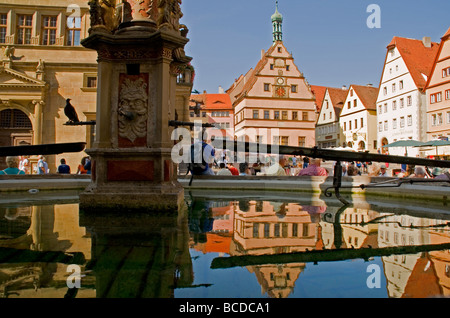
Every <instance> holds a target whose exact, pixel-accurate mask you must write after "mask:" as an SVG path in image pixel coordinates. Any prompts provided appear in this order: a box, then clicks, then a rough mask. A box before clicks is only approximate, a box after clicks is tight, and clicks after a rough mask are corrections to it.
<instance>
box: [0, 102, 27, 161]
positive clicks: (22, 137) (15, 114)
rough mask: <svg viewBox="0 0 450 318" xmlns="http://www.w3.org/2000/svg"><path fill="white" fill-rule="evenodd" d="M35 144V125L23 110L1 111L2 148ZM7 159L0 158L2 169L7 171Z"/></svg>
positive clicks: (0, 136) (0, 139) (0, 133)
mask: <svg viewBox="0 0 450 318" xmlns="http://www.w3.org/2000/svg"><path fill="white" fill-rule="evenodd" d="M31 144H33V124H32V122H31V120H30V118H28V116H27V114H25V113H24V112H23V111H22V110H20V109H17V108H7V109H3V110H1V111H0V146H21V145H31ZM5 168H6V163H5V157H0V169H5Z"/></svg>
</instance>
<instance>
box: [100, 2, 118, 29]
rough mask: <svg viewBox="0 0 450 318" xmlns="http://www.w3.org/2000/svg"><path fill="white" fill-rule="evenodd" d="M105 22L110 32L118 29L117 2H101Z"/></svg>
mask: <svg viewBox="0 0 450 318" xmlns="http://www.w3.org/2000/svg"><path fill="white" fill-rule="evenodd" d="M100 7H101V8H102V16H103V22H104V25H105V27H106V29H107V30H108V31H111V32H112V31H114V30H115V29H116V17H115V14H116V0H100Z"/></svg>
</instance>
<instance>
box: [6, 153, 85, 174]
mask: <svg viewBox="0 0 450 318" xmlns="http://www.w3.org/2000/svg"><path fill="white" fill-rule="evenodd" d="M35 160H36V159H34V161H35ZM5 161H6V165H7V168H6V169H4V170H0V175H27V174H42V175H44V174H49V173H50V170H49V168H48V163H47V161H46V158H45V157H44V156H42V155H40V156H38V159H37V162H36V164H35V165H34V166H32V163H31V159H30V156H8V157H6V160H5ZM56 172H57V173H58V174H71V173H72V170H71V168H70V166H69V165H68V164H67V162H66V159H65V158H61V159H60V162H59V165H58V167H57V170H56ZM76 174H91V160H90V157H89V156H86V157H83V158H82V159H81V162H80V164H78V167H77V171H76Z"/></svg>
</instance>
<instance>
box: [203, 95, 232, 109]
mask: <svg viewBox="0 0 450 318" xmlns="http://www.w3.org/2000/svg"><path fill="white" fill-rule="evenodd" d="M205 98H206V99H205V109H207V110H209V109H224V110H225V109H229V110H233V106H232V105H231V99H230V95H228V94H205Z"/></svg>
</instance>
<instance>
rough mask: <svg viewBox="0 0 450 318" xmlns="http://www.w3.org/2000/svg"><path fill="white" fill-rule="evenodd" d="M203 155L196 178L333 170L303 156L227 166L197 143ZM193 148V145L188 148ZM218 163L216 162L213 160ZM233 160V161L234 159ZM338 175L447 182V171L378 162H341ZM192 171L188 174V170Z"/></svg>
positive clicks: (211, 150)
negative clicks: (201, 168) (201, 164)
mask: <svg viewBox="0 0 450 318" xmlns="http://www.w3.org/2000/svg"><path fill="white" fill-rule="evenodd" d="M201 144H202V147H201V148H200V147H198V148H199V149H202V150H203V154H204V155H205V154H206V156H207V157H208V158H207V162H204V163H203V167H204V169H203V170H200V171H197V172H196V173H194V174H197V175H219V176H249V175H265V176H329V175H333V173H334V167H333V168H332V169H326V168H325V167H322V166H321V164H322V162H323V160H322V159H318V158H308V157H307V156H303V157H302V156H284V155H280V156H278V160H277V161H275V162H274V158H275V157H270V156H267V157H266V162H265V163H262V162H261V161H260V160H258V161H257V162H256V163H253V164H249V163H246V162H241V163H236V164H233V163H230V162H229V160H228V158H227V155H226V152H222V154H220V155H219V156H216V152H215V150H214V148H213V147H211V146H210V145H208V144H207V143H206V142H205V141H204V140H203V141H201ZM192 148H194V145H192ZM217 157H219V158H220V160H219V161H217V160H216V158H217ZM235 159H236V158H235ZM341 164H342V176H350V177H352V176H358V175H359V176H360V175H363V174H364V175H368V176H370V177H398V178H407V177H408V178H433V179H436V178H437V179H442V180H450V173H449V171H447V169H441V168H434V169H433V170H432V171H430V169H428V168H427V167H422V166H417V167H415V166H410V165H406V164H402V165H401V169H400V171H396V170H395V169H392V168H391V169H389V163H378V162H359V161H353V162H343V163H341ZM191 172H192V171H191Z"/></svg>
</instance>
